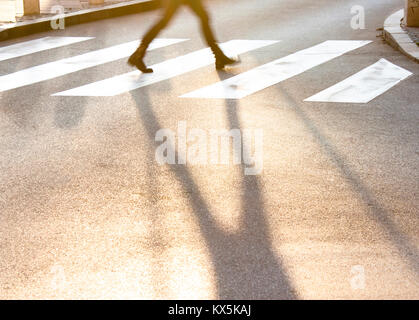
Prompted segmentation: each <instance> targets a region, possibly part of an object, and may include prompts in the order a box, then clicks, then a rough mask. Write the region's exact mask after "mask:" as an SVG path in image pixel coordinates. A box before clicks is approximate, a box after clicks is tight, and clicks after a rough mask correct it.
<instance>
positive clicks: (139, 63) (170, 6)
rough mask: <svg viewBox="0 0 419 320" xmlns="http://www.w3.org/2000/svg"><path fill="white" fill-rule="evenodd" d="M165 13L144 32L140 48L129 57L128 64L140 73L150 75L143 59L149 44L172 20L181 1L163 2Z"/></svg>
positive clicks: (150, 70) (168, 0)
mask: <svg viewBox="0 0 419 320" xmlns="http://www.w3.org/2000/svg"><path fill="white" fill-rule="evenodd" d="M165 2H166V3H165V6H166V7H165V11H164V14H163V16H162V17H161V19H160V20H159V21H158V22H157V23H156V24H155V25H154V26H153V27H151V29H150V30H148V31H147V32H146V34H145V35H144V37H143V40H142V41H141V44H140V46H139V47H138V48H137V50H135V52H134V53H133V54H132V55H131V56H130V57H129V59H128V63H129V64H130V65H132V66H135V67H137V68H138V69H139V70H140V71H142V72H144V73H151V72H153V69H151V68H147V66H146V65H145V63H144V61H143V59H144V56H145V54H146V51H147V48H148V46H149V45H150V43H151V42H152V41H153V40H154V38H155V37H157V35H158V34H159V33H160V31H161V30H162V29H164V28H165V27H166V26H167V25H168V23H169V22H170V20H172V18H173V16H174V14H175V13H176V11H177V9H178V8H179V6H180V5H181V4H182V0H166V1H165Z"/></svg>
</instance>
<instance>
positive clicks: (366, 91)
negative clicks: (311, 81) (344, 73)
mask: <svg viewBox="0 0 419 320" xmlns="http://www.w3.org/2000/svg"><path fill="white" fill-rule="evenodd" d="M411 75H412V73H411V72H410V71H407V70H405V69H403V68H401V67H399V66H396V65H395V64H392V63H390V62H389V61H387V60H386V59H381V60H379V61H378V62H377V63H374V64H373V65H371V66H369V67H367V68H365V69H363V70H361V71H360V72H358V73H356V74H354V75H353V76H351V77H349V78H347V79H345V80H343V81H341V82H339V83H337V84H335V85H334V86H332V87H330V88H328V89H326V90H323V91H321V92H319V93H317V94H315V95H314V96H311V97H310V98H307V99H306V100H304V101H317V102H342V103H345V102H346V103H368V102H370V101H371V100H373V99H374V98H376V97H378V96H379V95H381V94H383V93H384V92H386V91H387V90H389V89H391V88H392V87H394V86H395V85H397V84H398V83H399V82H400V81H402V80H404V79H406V78H407V77H409V76H411Z"/></svg>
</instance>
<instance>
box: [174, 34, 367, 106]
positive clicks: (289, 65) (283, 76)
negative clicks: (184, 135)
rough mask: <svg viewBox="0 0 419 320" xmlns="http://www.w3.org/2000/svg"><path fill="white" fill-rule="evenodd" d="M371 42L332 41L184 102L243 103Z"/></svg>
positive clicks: (190, 95)
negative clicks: (242, 101)
mask: <svg viewBox="0 0 419 320" xmlns="http://www.w3.org/2000/svg"><path fill="white" fill-rule="evenodd" d="M370 42H371V41H344V40H329V41H325V42H323V43H320V44H318V45H316V46H314V47H311V48H308V49H304V50H301V51H298V52H296V53H293V54H291V55H288V56H286V57H283V58H280V59H278V60H275V61H272V62H270V63H267V64H264V65H262V66H260V67H257V68H255V69H252V70H250V71H247V72H244V73H241V74H239V75H237V76H234V77H232V78H229V79H227V80H224V81H220V82H217V83H215V84H213V85H209V86H207V87H204V88H201V89H198V90H196V91H193V92H190V93H187V94H185V95H182V96H181V97H182V98H208V99H241V98H244V97H246V96H248V95H251V94H253V93H255V92H258V91H260V90H263V89H265V88H268V87H270V86H272V85H275V84H278V83H279V82H281V81H284V80H287V79H289V78H291V77H294V76H296V75H299V74H301V73H303V72H305V71H307V70H309V69H311V68H314V67H316V66H318V65H321V64H323V63H325V62H328V61H330V60H332V59H335V58H337V57H339V56H341V55H343V54H345V53H347V52H350V51H352V50H355V49H358V48H360V47H363V46H365V45H367V44H368V43H370Z"/></svg>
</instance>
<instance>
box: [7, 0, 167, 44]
mask: <svg viewBox="0 0 419 320" xmlns="http://www.w3.org/2000/svg"><path fill="white" fill-rule="evenodd" d="M81 4H82V7H81V10H66V11H65V13H64V14H63V15H60V16H58V15H54V14H40V15H36V16H24V17H22V18H20V19H19V21H18V22H11V23H0V41H4V40H8V39H12V38H17V37H22V36H26V35H29V34H33V33H37V32H43V31H48V30H52V27H51V21H56V20H57V19H58V18H62V19H64V23H65V26H70V25H75V24H79V23H85V22H90V21H94V20H100V19H107V18H112V17H117V16H121V15H126V14H132V13H138V12H143V11H148V10H154V9H157V8H158V7H159V5H160V3H159V1H158V0H131V1H121V0H110V1H109V2H108V1H107V2H105V3H104V4H103V5H89V4H88V3H86V2H81Z"/></svg>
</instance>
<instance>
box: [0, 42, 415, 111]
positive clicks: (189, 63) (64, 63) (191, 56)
mask: <svg viewBox="0 0 419 320" xmlns="http://www.w3.org/2000/svg"><path fill="white" fill-rule="evenodd" d="M92 39H94V38H92V37H45V38H41V39H36V40H30V41H27V42H22V43H18V44H14V45H10V46H5V47H0V62H1V61H5V62H7V60H9V59H13V58H17V57H21V56H25V55H30V54H34V53H36V52H40V51H45V50H50V49H54V48H58V47H62V46H68V45H71V44H74V43H78V42H83V41H87V40H90V41H91V40H92ZM187 40H188V39H155V40H154V41H153V42H152V44H151V45H150V48H149V50H156V49H159V48H163V47H167V46H171V45H174V44H177V43H180V42H184V41H187ZM277 43H280V41H279V40H230V41H227V42H225V43H222V44H221V47H222V49H223V50H225V51H226V52H227V53H234V54H244V53H247V52H251V51H253V50H257V49H261V48H267V47H269V46H271V45H273V44H277ZM370 43H371V41H366V40H365V41H361V40H328V41H324V42H322V43H320V44H317V45H314V46H312V47H309V48H306V49H303V50H300V51H298V52H295V53H292V54H290V55H288V56H285V57H282V58H279V59H277V60H274V61H271V62H269V63H266V64H263V65H261V66H258V67H255V68H253V69H251V70H249V71H246V72H243V73H240V74H238V75H235V76H232V77H230V78H228V79H226V80H220V81H218V82H216V83H214V84H210V85H208V86H205V87H202V88H197V89H196V90H194V91H192V92H187V93H184V94H183V95H181V96H180V97H179V98H182V99H184V98H189V99H191V98H199V99H243V98H245V97H248V96H250V95H252V94H255V93H257V92H259V91H262V90H264V89H266V88H268V87H271V86H274V85H276V84H278V83H280V82H283V81H286V80H287V79H290V78H292V77H295V76H298V75H300V74H302V73H304V72H306V71H308V70H311V69H313V68H316V67H318V66H320V65H322V64H325V63H327V62H329V61H332V60H334V59H337V58H338V57H341V56H343V55H344V54H347V53H349V52H351V51H354V50H357V49H359V48H361V47H364V46H366V45H368V44H370ZM138 44H139V41H131V42H127V43H122V44H118V45H114V46H111V47H107V48H103V49H99V50H93V51H90V52H87V53H84V54H79V55H76V56H72V57H69V58H64V59H60V60H56V61H52V62H48V63H45V64H41V65H37V66H34V67H29V68H26V69H23V70H19V71H16V72H12V73H9V74H5V75H2V76H0V92H5V91H8V90H12V89H17V88H21V87H24V86H27V85H32V84H36V83H39V82H43V81H47V80H51V79H54V78H57V77H61V76H64V75H68V74H71V73H74V72H77V71H81V70H85V69H88V68H92V67H96V66H100V65H103V64H105V63H109V62H113V61H117V60H119V59H123V58H127V57H128V56H129V55H130V54H131V52H132V51H134V50H135V48H136V47H137V46H138ZM213 63H214V57H213V55H212V53H211V50H210V49H209V48H205V49H201V50H197V51H194V52H191V53H188V54H185V55H182V56H179V57H176V58H172V59H169V60H166V61H163V62H160V63H157V64H155V65H153V66H151V67H152V68H153V69H154V73H151V74H142V73H141V72H139V71H137V70H136V71H132V72H128V73H124V74H119V75H115V76H113V77H111V78H107V79H104V80H99V81H95V82H91V83H88V84H85V85H82V86H79V87H74V88H69V89H66V90H64V91H61V92H56V93H53V94H52V96H67V97H71V96H89V97H93V96H99V97H109V96H116V95H119V94H122V93H126V92H129V91H132V90H135V89H139V88H142V87H145V86H149V85H152V84H155V83H158V82H161V81H165V80H168V79H172V78H175V77H178V76H181V75H183V74H186V73H189V72H192V71H195V70H197V69H200V68H203V67H205V66H209V65H211V64H213ZM411 75H412V73H411V72H410V71H408V70H406V69H403V68H401V67H399V66H397V65H395V64H393V63H391V62H389V61H387V60H386V59H380V60H379V61H378V62H376V63H374V64H372V65H370V66H366V67H365V68H364V69H363V70H361V71H359V72H357V73H355V74H353V75H352V76H350V77H348V78H346V79H343V80H342V81H340V82H338V83H337V84H335V85H332V86H331V87H329V88H325V89H324V90H322V91H320V92H318V93H316V94H314V95H312V96H311V97H308V98H306V99H304V101H305V102H334V103H368V102H370V101H372V100H373V99H375V98H376V97H378V96H380V95H382V94H384V93H385V92H387V91H388V90H390V89H391V88H392V87H394V86H396V85H398V84H399V83H400V82H402V81H403V80H405V79H406V78H408V77H409V76H411Z"/></svg>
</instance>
